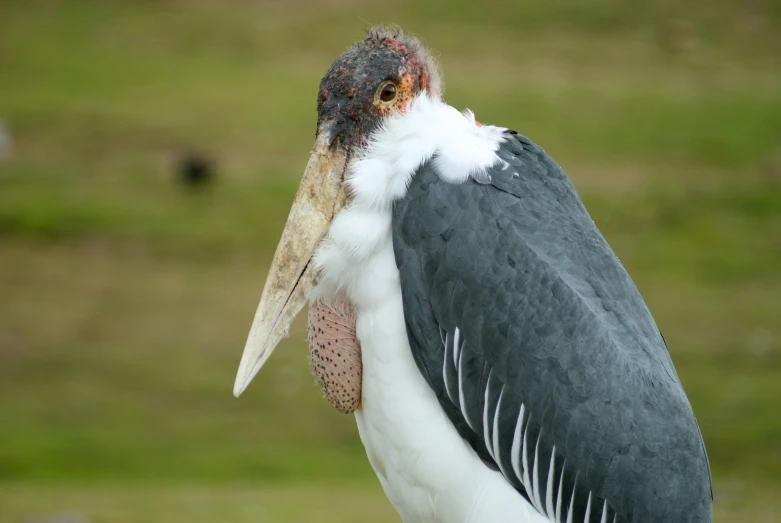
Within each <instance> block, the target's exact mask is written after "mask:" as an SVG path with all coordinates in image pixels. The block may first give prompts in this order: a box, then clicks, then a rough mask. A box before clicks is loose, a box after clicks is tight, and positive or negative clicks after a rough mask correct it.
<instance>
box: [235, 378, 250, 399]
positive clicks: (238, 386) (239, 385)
mask: <svg viewBox="0 0 781 523" xmlns="http://www.w3.org/2000/svg"><path fill="white" fill-rule="evenodd" d="M247 385H249V382H245V381H243V380H241V379H239V378H238V377H237V378H236V383H234V384H233V397H234V398H238V397H239V396H241V393H242V392H244V391H245V390H246V388H247Z"/></svg>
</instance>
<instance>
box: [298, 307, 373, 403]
mask: <svg viewBox="0 0 781 523" xmlns="http://www.w3.org/2000/svg"><path fill="white" fill-rule="evenodd" d="M308 330H309V333H308V339H309V365H310V367H311V369H312V374H314V376H315V381H316V382H317V384H318V385H319V386H320V390H322V391H323V395H325V398H326V399H327V400H328V403H330V404H331V406H332V407H333V408H335V409H336V410H338V411H339V412H343V413H345V414H350V413H352V412H355V410H356V409H357V408H358V407H360V406H361V374H362V370H363V365H362V363H361V346H360V344H359V343H358V339H357V338H356V336H355V312H354V310H353V306H352V304H351V303H350V302H349V301H348V300H347V299H346V298H345V297H344V296H343V295H339V296H337V297H336V298H334V299H333V300H332V301H331V303H325V302H323V301H320V300H317V301H315V302H313V303H311V304H310V305H309V322H308Z"/></svg>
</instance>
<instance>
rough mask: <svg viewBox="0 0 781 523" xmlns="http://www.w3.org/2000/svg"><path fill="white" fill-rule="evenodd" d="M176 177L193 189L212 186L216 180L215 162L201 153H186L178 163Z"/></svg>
mask: <svg viewBox="0 0 781 523" xmlns="http://www.w3.org/2000/svg"><path fill="white" fill-rule="evenodd" d="M176 177H177V180H178V181H179V182H181V183H182V184H183V185H184V186H185V187H189V188H191V189H201V188H203V187H206V186H210V185H211V184H213V183H214V178H215V173H214V160H213V159H211V158H209V157H208V156H206V155H204V154H201V153H195V152H187V153H184V154H183V155H182V156H181V157H180V158H179V160H178V161H177V165H176Z"/></svg>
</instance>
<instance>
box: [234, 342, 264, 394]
mask: <svg viewBox="0 0 781 523" xmlns="http://www.w3.org/2000/svg"><path fill="white" fill-rule="evenodd" d="M247 356H248V355H247V354H246V352H245V354H243V355H242V357H241V363H240V364H239V371H238V372H237V373H236V381H235V382H234V383H233V396H235V397H236V398H238V397H239V396H241V393H242V392H244V391H245V390H247V387H248V386H249V384H250V382H251V381H252V379H253V378H254V377H255V375H256V374H257V373H258V371H259V370H260V367H261V365H260V363H261V362H260V361H259V360H260V359H259V358H253V359H254V360H255V361H252V362H250V361H249V358H247Z"/></svg>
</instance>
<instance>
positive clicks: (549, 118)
mask: <svg viewBox="0 0 781 523" xmlns="http://www.w3.org/2000/svg"><path fill="white" fill-rule="evenodd" d="M780 5H781V4H779V3H778V2H774V1H770V0H765V1H762V0H755V1H752V2H746V1H741V0H690V1H688V2H680V1H678V0H675V1H673V0H660V1H656V2H643V1H639V0H635V1H630V0H545V1H541V0H539V1H531V0H523V1H522V0H493V1H487V2H472V1H466V0H459V1H447V2H446V1H429V2H415V1H407V0H398V1H396V2H392V3H391V2H379V1H377V2H373V1H372V2H365V1H364V2H360V1H357V0H356V1H351V0H320V1H315V0H304V1H299V2H292V1H290V2H270V1H269V2H266V1H249V0H246V1H239V0H230V1H218V0H192V1H184V0H178V1H176V0H167V1H153V0H145V1H141V0H137V1H130V0H113V1H103V2H98V1H95V2H87V1H13V0H4V1H2V2H1V3H0V119H2V120H3V121H4V122H5V125H6V126H7V127H8V128H9V129H10V131H11V134H12V136H13V140H14V146H13V150H12V153H11V154H10V156H7V157H6V158H5V159H4V160H0V522H6V521H8V522H18V521H26V520H27V519H28V518H34V517H42V518H44V521H49V519H46V518H53V517H56V516H57V515H62V514H75V515H81V516H83V517H84V518H87V519H88V520H89V521H91V522H141V521H143V522H152V523H155V522H179V521H182V522H188V523H200V522H244V521H246V522H254V521H292V522H295V521H302V522H303V521H324V522H331V521H334V522H336V521H341V522H345V521H348V522H349V521H370V522H373V521H377V522H390V521H398V519H397V517H396V516H395V513H394V512H393V510H392V508H391V507H390V506H389V504H388V502H387V501H386V500H385V498H384V496H383V495H382V492H381V490H380V488H379V484H378V481H377V479H376V478H375V477H374V475H373V472H372V471H371V469H370V467H369V465H368V463H367V460H366V457H365V454H364V451H363V448H362V447H361V444H360V441H359V439H358V435H357V431H356V428H355V423H354V420H353V419H352V417H350V416H344V415H341V414H339V413H337V412H335V411H333V410H332V409H331V408H330V407H329V406H328V404H327V403H326V402H325V400H323V399H322V397H321V396H320V393H319V391H318V389H317V388H316V387H315V386H314V384H313V379H312V378H311V377H310V375H309V371H308V365H307V357H306V344H305V332H304V329H303V323H302V322H301V321H299V322H298V323H297V324H296V326H295V327H294V329H293V331H292V336H291V338H290V340H288V341H286V342H285V343H284V345H283V346H282V347H281V348H280V349H279V350H278V351H277V352H276V353H275V354H274V356H273V358H272V359H271V361H270V363H269V364H268V366H267V367H266V368H264V370H263V371H262V373H261V374H260V375H259V376H258V378H257V379H256V381H255V382H254V383H253V385H252V386H251V387H250V388H249V390H248V391H247V392H246V393H245V394H244V395H243V396H242V397H241V399H234V398H233V397H232V395H231V388H232V385H233V379H234V374H235V371H236V368H237V365H238V360H239V356H240V353H241V349H242V347H243V343H244V340H245V336H246V334H247V331H248V328H249V325H250V322H251V319H252V315H253V313H254V310H255V307H256V305H257V300H258V298H259V296H260V291H261V288H262V285H263V282H264V279H265V274H266V271H267V267H268V263H269V261H270V258H271V255H272V254H273V249H274V247H275V245H276V242H277V239H278V237H279V234H280V231H281V227H282V224H283V223H284V220H285V217H286V213H287V209H288V207H289V205H290V202H291V200H292V196H293V193H294V191H295V188H296V185H297V182H298V179H299V177H300V175H301V173H302V171H303V168H304V166H305V163H306V161H307V158H308V151H309V148H310V147H311V145H312V142H313V138H314V130H315V122H316V114H315V102H316V94H317V86H318V82H319V79H320V77H321V76H322V75H323V74H324V72H325V71H326V70H327V68H328V66H329V65H330V63H331V62H332V61H333V60H334V59H335V58H336V56H338V54H339V53H340V52H341V51H342V50H343V49H344V48H345V47H346V46H348V45H349V44H350V43H351V42H352V41H354V40H356V39H358V38H360V37H361V35H362V33H363V31H364V30H365V29H366V28H367V27H369V26H371V25H373V24H379V23H392V22H395V23H399V24H401V25H402V26H403V27H404V28H406V29H407V30H408V31H410V32H413V33H416V34H418V35H419V36H420V37H422V38H423V40H424V41H425V42H426V43H427V44H428V45H429V46H430V47H431V48H432V49H433V50H434V51H435V54H436V55H437V56H438V57H439V59H440V61H441V63H442V66H443V70H444V75H445V84H446V99H447V101H448V102H449V103H450V104H451V105H454V106H455V107H457V108H459V109H463V108H466V107H468V108H470V109H472V110H474V111H475V113H476V115H477V118H478V119H479V120H480V121H481V122H485V123H492V124H496V125H501V126H506V127H511V128H513V129H516V130H518V131H519V132H521V133H523V134H525V135H527V136H529V137H530V138H531V139H533V140H534V141H535V142H537V143H538V144H540V145H541V146H542V147H544V148H545V149H546V151H547V152H548V153H549V154H551V155H552V156H553V157H554V158H555V159H556V160H557V161H558V162H559V163H560V164H561V165H562V166H563V168H564V169H565V171H566V172H567V173H568V174H569V176H570V177H571V178H572V180H573V182H574V184H575V186H576V187H577V189H578V190H579V192H580V194H581V196H582V197H583V199H584V201H585V203H586V205H587V207H588V209H589V211H590V212H591V214H592V216H593V217H594V219H595V221H596V222H597V224H598V226H599V227H600V229H601V230H602V232H603V233H604V235H605V236H606V238H607V239H608V241H609V242H610V244H611V245H612V246H613V248H614V249H615V251H616V253H617V254H618V256H619V257H620V258H621V260H622V261H623V262H624V264H625V265H626V267H627V269H628V270H629V272H630V274H631V275H632V277H633V278H634V279H635V282H636V283H637V285H638V287H639V288H640V291H641V292H642V294H643V296H644V297H645V299H646V301H647V303H648V305H649V307H650V308H651V310H652V311H653V313H654V316H655V318H656V320H657V322H658V324H659V326H660V327H661V330H662V331H663V332H664V335H665V337H666V340H667V343H668V345H669V347H670V352H671V354H672V358H673V360H674V362H675V365H676V367H677V369H678V372H679V374H680V377H681V380H682V382H683V384H684V386H685V389H686V391H687V393H688V395H689V398H690V400H691V402H692V405H693V407H694V410H695V413H696V414H697V417H698V420H699V422H700V426H701V429H702V432H703V435H704V438H705V442H706V445H707V449H708V452H709V455H710V459H711V465H712V468H713V476H714V495H715V505H714V510H715V518H714V519H715V520H716V521H720V522H726V521H752V522H766V521H767V522H770V521H776V520H777V518H778V512H779V510H781V502H779V501H778V498H777V495H778V492H781V406H779V404H780V403H781V53H779V51H778V50H779V49H781V7H779V6H780ZM188 150H197V151H203V152H204V153H205V154H208V155H209V156H211V157H212V158H214V161H215V165H216V166H217V178H216V182H215V183H214V184H213V185H212V186H211V187H205V188H204V189H205V190H202V191H188V190H185V189H184V188H183V187H181V186H180V185H179V184H177V183H176V181H175V178H174V166H175V165H176V162H177V159H178V158H179V157H180V155H181V154H182V153H183V152H184V151H188ZM52 521H53V520H52Z"/></svg>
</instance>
